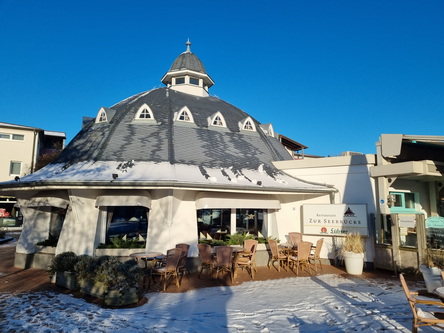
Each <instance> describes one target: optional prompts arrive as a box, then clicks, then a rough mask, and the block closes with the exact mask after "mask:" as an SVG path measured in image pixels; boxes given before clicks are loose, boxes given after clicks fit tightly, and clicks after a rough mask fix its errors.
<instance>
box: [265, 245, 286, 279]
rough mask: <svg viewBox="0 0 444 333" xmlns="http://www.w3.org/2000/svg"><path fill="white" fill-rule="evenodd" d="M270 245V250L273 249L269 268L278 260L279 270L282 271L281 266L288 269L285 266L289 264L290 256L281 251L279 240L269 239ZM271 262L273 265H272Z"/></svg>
mask: <svg viewBox="0 0 444 333" xmlns="http://www.w3.org/2000/svg"><path fill="white" fill-rule="evenodd" d="M268 246H269V247H270V251H271V257H270V260H269V261H268V268H271V266H273V267H275V266H274V263H275V262H276V261H277V262H278V271H279V272H280V271H281V266H282V267H284V269H285V270H287V269H286V268H285V266H286V265H287V262H288V257H287V256H286V255H285V254H284V253H282V252H280V251H279V247H278V244H277V242H276V241H275V240H274V239H269V240H268ZM270 263H271V266H270ZM282 264H284V265H282Z"/></svg>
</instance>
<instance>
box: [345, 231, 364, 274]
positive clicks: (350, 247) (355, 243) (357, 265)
mask: <svg viewBox="0 0 444 333" xmlns="http://www.w3.org/2000/svg"><path fill="white" fill-rule="evenodd" d="M364 250H365V243H364V237H363V236H361V235H360V234H359V233H348V234H347V235H346V236H345V238H344V240H343V243H342V248H341V255H342V258H343V259H344V263H345V270H346V271H347V273H348V274H352V275H360V274H362V271H363V269H364Z"/></svg>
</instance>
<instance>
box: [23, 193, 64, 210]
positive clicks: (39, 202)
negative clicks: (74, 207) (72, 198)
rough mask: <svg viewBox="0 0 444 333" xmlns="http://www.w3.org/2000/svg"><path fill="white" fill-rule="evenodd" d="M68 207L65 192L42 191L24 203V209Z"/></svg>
mask: <svg viewBox="0 0 444 333" xmlns="http://www.w3.org/2000/svg"><path fill="white" fill-rule="evenodd" d="M68 205H69V196H68V193H67V192H66V191H42V192H39V193H37V194H36V195H35V196H33V197H32V198H31V199H29V200H28V202H27V203H26V207H58V208H66V207H68Z"/></svg>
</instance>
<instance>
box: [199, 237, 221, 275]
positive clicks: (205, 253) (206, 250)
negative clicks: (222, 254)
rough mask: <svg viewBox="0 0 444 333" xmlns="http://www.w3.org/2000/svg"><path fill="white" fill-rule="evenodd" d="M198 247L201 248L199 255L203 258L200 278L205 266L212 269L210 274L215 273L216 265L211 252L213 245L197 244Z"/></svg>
mask: <svg viewBox="0 0 444 333" xmlns="http://www.w3.org/2000/svg"><path fill="white" fill-rule="evenodd" d="M197 248H198V249H199V256H200V259H201V262H202V263H201V265H200V272H199V276H198V278H199V279H200V276H201V275H202V272H203V270H204V269H205V268H207V269H208V270H209V271H210V274H212V273H213V270H214V267H215V265H216V261H215V258H214V257H213V255H212V253H211V246H210V245H208V244H197Z"/></svg>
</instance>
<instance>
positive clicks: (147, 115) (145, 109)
mask: <svg viewBox="0 0 444 333" xmlns="http://www.w3.org/2000/svg"><path fill="white" fill-rule="evenodd" d="M136 119H140V120H154V116H153V112H152V111H151V109H150V107H149V106H148V105H146V104H143V105H142V106H141V107H140V108H139V110H138V111H137V114H136Z"/></svg>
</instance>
